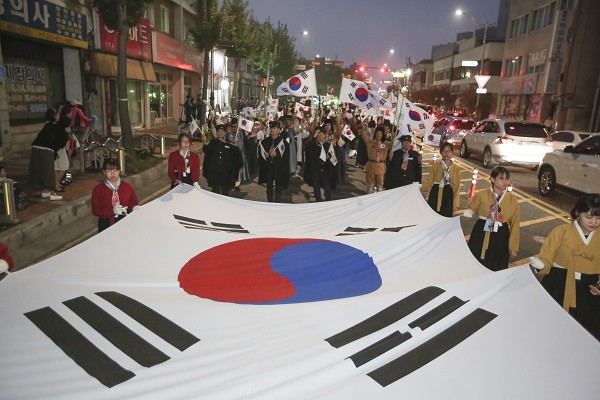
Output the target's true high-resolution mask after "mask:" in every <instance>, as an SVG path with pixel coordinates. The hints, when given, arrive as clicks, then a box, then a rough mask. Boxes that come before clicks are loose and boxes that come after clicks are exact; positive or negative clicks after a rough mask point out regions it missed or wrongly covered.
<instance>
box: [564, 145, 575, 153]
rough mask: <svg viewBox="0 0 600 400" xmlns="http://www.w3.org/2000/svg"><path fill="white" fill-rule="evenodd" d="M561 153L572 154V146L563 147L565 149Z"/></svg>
mask: <svg viewBox="0 0 600 400" xmlns="http://www.w3.org/2000/svg"><path fill="white" fill-rule="evenodd" d="M563 152H565V153H572V152H573V146H572V145H568V146H565V148H564V149H563Z"/></svg>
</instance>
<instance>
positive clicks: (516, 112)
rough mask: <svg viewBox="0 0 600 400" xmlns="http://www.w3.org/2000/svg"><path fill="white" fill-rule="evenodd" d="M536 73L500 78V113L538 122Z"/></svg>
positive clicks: (538, 104) (504, 115) (508, 116)
mask: <svg viewBox="0 0 600 400" xmlns="http://www.w3.org/2000/svg"><path fill="white" fill-rule="evenodd" d="M537 83H538V74H527V75H521V76H511V77H508V78H502V82H501V88H500V115H501V116H503V117H506V118H511V119H519V120H530V118H532V119H531V122H539V118H540V117H539V107H540V96H534V95H535V94H536V88H537Z"/></svg>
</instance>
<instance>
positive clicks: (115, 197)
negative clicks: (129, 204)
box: [104, 178, 121, 207]
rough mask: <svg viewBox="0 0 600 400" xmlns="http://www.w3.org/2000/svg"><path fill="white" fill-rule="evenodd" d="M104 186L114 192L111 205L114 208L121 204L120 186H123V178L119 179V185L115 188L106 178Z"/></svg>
mask: <svg viewBox="0 0 600 400" xmlns="http://www.w3.org/2000/svg"><path fill="white" fill-rule="evenodd" d="M104 185H105V186H106V187H107V188H109V189H110V190H112V197H111V203H112V206H113V207H114V206H115V205H117V204H120V201H119V192H118V190H119V186H121V178H118V179H117V184H116V185H115V186H113V184H112V183H110V182H109V180H108V179H106V178H104Z"/></svg>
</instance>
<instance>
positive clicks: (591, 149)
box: [538, 135, 600, 196]
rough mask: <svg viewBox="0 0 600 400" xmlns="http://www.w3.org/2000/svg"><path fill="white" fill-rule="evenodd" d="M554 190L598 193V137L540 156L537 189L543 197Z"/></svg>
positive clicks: (599, 177)
mask: <svg viewBox="0 0 600 400" xmlns="http://www.w3.org/2000/svg"><path fill="white" fill-rule="evenodd" d="M556 186H563V187H566V188H569V189H574V190H577V191H580V192H585V193H598V192H600V135H594V136H590V137H588V138H587V139H584V140H582V141H581V142H579V144H577V145H576V146H571V145H569V146H566V147H565V148H564V150H555V151H553V152H551V153H548V154H546V155H545V156H544V159H543V160H542V162H541V164H540V169H539V171H538V189H539V191H540V193H541V194H542V195H544V196H547V195H549V194H550V193H552V191H553V190H554V189H555V188H556Z"/></svg>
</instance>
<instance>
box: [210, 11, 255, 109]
mask: <svg viewBox="0 0 600 400" xmlns="http://www.w3.org/2000/svg"><path fill="white" fill-rule="evenodd" d="M221 13H222V16H223V30H222V32H221V41H220V42H219V46H220V47H225V48H227V54H228V56H229V57H231V58H233V65H234V67H233V86H232V93H233V98H232V99H231V107H232V110H234V109H237V97H238V95H239V93H238V92H239V81H240V63H241V60H242V59H244V58H250V56H251V54H252V51H253V49H255V47H256V45H255V43H256V40H257V35H258V32H257V31H256V30H255V29H254V28H256V25H253V24H251V22H250V21H251V19H252V18H251V13H250V11H248V2H247V1H246V0H223V7H222V8H221Z"/></svg>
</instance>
